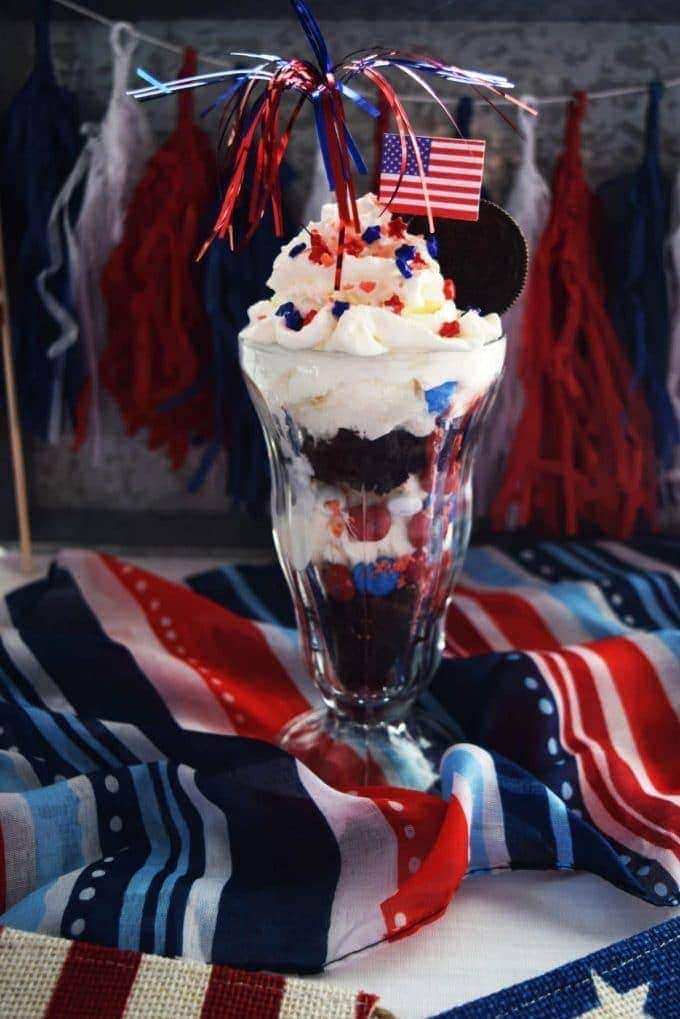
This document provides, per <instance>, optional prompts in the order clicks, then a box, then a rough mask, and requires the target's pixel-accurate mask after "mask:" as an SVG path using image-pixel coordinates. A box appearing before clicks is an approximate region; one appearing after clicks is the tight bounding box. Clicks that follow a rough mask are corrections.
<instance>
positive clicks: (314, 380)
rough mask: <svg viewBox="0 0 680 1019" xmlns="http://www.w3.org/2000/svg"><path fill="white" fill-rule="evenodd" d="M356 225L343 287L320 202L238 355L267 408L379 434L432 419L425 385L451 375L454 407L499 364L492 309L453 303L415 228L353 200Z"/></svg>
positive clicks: (312, 425) (306, 422) (419, 431)
mask: <svg viewBox="0 0 680 1019" xmlns="http://www.w3.org/2000/svg"><path fill="white" fill-rule="evenodd" d="M358 207H359V213H360V218H361V232H360V233H355V232H354V231H351V230H349V229H348V230H347V232H346V238H345V240H346V246H345V253H344V258H343V265H342V289H341V290H339V291H336V290H334V283H335V262H336V250H337V249H336V245H337V236H338V219H337V207H336V206H335V205H325V206H324V207H323V210H322V214H321V220H320V222H319V223H310V227H309V231H302V232H301V233H300V234H298V236H297V237H295V238H294V239H293V240H292V241H291V242H290V243H289V244H287V245H286V246H285V247H284V248H283V249H282V250H281V252H280V254H279V255H278V256H277V258H276V260H275V262H274V268H273V271H272V274H271V277H270V279H269V286H270V288H271V289H272V290H273V291H274V293H273V296H272V297H271V298H270V299H269V300H265V301H258V302H257V303H256V304H254V305H253V306H252V307H251V308H250V311H249V319H250V321H249V324H248V325H247V326H246V328H245V329H244V330H243V331H242V333H241V341H242V342H241V363H242V366H243V369H244V371H245V373H246V376H247V377H248V378H249V379H250V381H251V383H252V384H253V385H254V386H256V387H257V388H258V389H259V390H260V392H261V393H262V396H263V398H264V400H265V402H266V404H267V405H268V406H269V408H270V410H271V411H273V412H274V413H275V414H277V415H278V416H280V417H281V418H282V419H283V420H284V421H285V419H286V417H287V416H289V417H290V418H291V419H292V420H293V422H294V423H295V424H296V425H297V426H299V427H301V428H303V429H304V430H305V431H306V432H308V433H309V434H310V435H312V436H314V437H315V438H318V439H326V438H331V437H332V436H334V435H335V434H336V433H337V431H338V430H339V429H341V428H347V429H349V430H350V431H355V432H357V433H358V434H359V435H361V436H364V437H366V438H368V439H377V438H380V436H382V435H386V434H387V433H388V432H391V431H393V430H394V429H400V428H403V429H405V430H406V431H408V432H411V434H413V435H416V436H424V435H428V434H429V433H430V432H431V431H432V429H433V428H434V427H435V422H436V417H437V413H438V412H439V410H438V408H437V405H436V401H435V402H433V399H432V393H433V391H434V390H437V389H438V387H441V386H444V385H445V384H446V385H447V392H446V399H447V401H448V405H449V413H450V414H452V415H453V416H459V415H463V414H464V413H466V411H467V410H468V409H469V407H470V406H471V405H472V404H473V403H474V401H475V400H476V399H477V398H478V397H480V396H482V395H484V393H486V392H487V390H488V389H489V387H490V386H491V385H492V384H493V382H494V381H495V379H496V378H497V377H498V376H499V375H500V372H501V370H502V367H503V361H504V358H505V339H504V338H503V334H502V326H501V321H500V319H499V317H498V315H485V316H482V315H480V314H479V313H478V312H477V311H475V310H468V311H460V309H458V308H457V307H456V304H455V300H454V297H455V285H454V283H453V282H452V281H451V280H445V279H444V277H443V276H442V273H441V271H440V268H439V265H438V263H437V260H436V259H435V258H434V257H433V256H432V255H431V254H430V251H429V250H428V242H427V240H426V239H425V238H423V237H421V236H416V235H414V234H410V233H408V231H407V230H406V226H405V224H404V223H403V221H402V220H401V219H400V218H399V217H396V218H395V219H389V218H388V216H387V215H381V206H380V205H379V204H378V203H377V201H376V199H375V198H374V197H373V196H372V195H365V196H364V197H363V198H361V199H360V200H359V202H358Z"/></svg>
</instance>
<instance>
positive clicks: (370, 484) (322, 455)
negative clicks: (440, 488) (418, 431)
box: [302, 428, 427, 495]
mask: <svg viewBox="0 0 680 1019" xmlns="http://www.w3.org/2000/svg"><path fill="white" fill-rule="evenodd" d="M426 444H427V436H424V437H423V438H418V436H416V435H411V433H410V432H407V431H406V430H405V429H403V428H400V429H398V430H397V431H394V432H389V433H388V434H387V435H381V436H380V438H379V439H366V438H362V436H360V435H358V434H357V432H352V431H350V430H349V429H348V428H340V429H339V430H338V432H337V434H336V435H334V436H333V438H332V439H321V440H316V439H314V438H313V437H312V436H311V435H306V436H305V439H304V442H303V445H302V452H303V453H304V454H305V456H306V457H307V458H308V459H309V462H310V463H311V465H312V467H313V468H314V474H315V476H316V479H317V481H323V482H324V483H325V484H327V485H343V484H344V485H349V486H350V487H351V488H355V489H357V490H359V489H362V488H366V489H367V490H368V491H372V492H376V493H377V494H378V495H385V494H386V493H387V492H391V491H392V489H393V488H397V487H398V486H399V485H403V483H404V482H405V481H406V480H407V478H408V477H409V475H410V474H420V473H421V472H422V471H423V470H424V469H425V465H426V461H427V447H426Z"/></svg>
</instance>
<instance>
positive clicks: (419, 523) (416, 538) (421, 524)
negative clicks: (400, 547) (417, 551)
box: [406, 510, 431, 548]
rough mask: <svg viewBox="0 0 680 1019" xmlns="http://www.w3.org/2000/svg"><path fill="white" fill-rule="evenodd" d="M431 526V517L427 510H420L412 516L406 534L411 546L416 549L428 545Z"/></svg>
mask: <svg viewBox="0 0 680 1019" xmlns="http://www.w3.org/2000/svg"><path fill="white" fill-rule="evenodd" d="M430 526H431V520H430V516H429V514H428V513H426V512H425V510H420V512H419V513H416V514H415V516H412V517H411V519H410V520H409V522H408V524H407V526H406V533H407V535H408V540H409V541H410V542H411V544H412V545H414V546H415V547H416V548H422V547H423V545H426V544H427V539H428V537H429V535H430Z"/></svg>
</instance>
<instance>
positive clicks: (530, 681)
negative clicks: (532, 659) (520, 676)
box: [524, 676, 538, 690]
mask: <svg viewBox="0 0 680 1019" xmlns="http://www.w3.org/2000/svg"><path fill="white" fill-rule="evenodd" d="M524 685H525V687H526V688H527V690H538V680H537V679H534V677H533V676H527V677H526V678H525V680H524Z"/></svg>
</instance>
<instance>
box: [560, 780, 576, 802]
mask: <svg viewBox="0 0 680 1019" xmlns="http://www.w3.org/2000/svg"><path fill="white" fill-rule="evenodd" d="M573 795H574V790H573V789H572V786H571V782H563V783H562V799H563V800H570V799H571V798H572V796H573Z"/></svg>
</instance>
